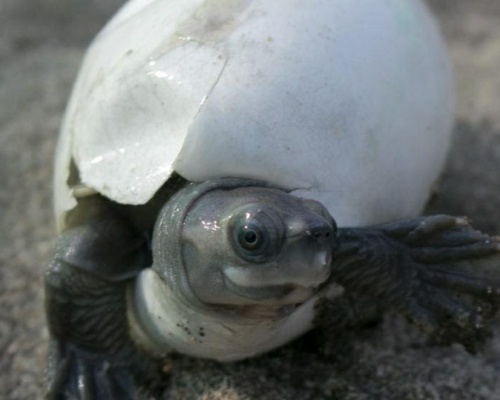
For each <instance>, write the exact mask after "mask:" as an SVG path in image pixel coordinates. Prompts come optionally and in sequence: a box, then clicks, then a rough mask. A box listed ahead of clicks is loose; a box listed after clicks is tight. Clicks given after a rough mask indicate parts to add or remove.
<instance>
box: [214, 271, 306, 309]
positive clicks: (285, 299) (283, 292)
mask: <svg viewBox="0 0 500 400" xmlns="http://www.w3.org/2000/svg"><path fill="white" fill-rule="evenodd" d="M223 276H224V285H225V287H226V288H227V289H228V290H230V291H231V292H233V293H235V294H236V295H238V296H240V297H243V298H247V299H249V300H252V301H257V302H264V301H266V302H272V303H279V304H299V303H303V302H304V301H306V300H307V299H309V298H310V297H311V296H312V295H313V293H314V292H315V288H314V287H309V288H307V287H304V286H301V285H297V284H292V283H290V284H281V285H266V286H242V285H239V284H237V283H236V282H234V281H232V280H231V279H230V278H229V277H228V276H227V275H226V274H224V273H223Z"/></svg>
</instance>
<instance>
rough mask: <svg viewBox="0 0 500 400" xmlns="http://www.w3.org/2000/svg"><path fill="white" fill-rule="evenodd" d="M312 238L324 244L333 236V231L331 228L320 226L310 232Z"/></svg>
mask: <svg viewBox="0 0 500 400" xmlns="http://www.w3.org/2000/svg"><path fill="white" fill-rule="evenodd" d="M309 234H310V236H312V237H313V238H314V239H316V241H317V242H319V243H323V242H325V241H326V240H328V239H329V238H330V237H331V236H332V229H331V228H330V227H329V226H318V227H315V228H313V229H311V230H310V231H309Z"/></svg>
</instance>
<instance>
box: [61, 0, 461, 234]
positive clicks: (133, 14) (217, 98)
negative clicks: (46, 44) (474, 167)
mask: <svg viewBox="0 0 500 400" xmlns="http://www.w3.org/2000/svg"><path fill="white" fill-rule="evenodd" d="M452 120H453V88H452V79H451V73H450V66H449V61H448V58H447V54H446V51H445V48H444V46H443V43H442V39H441V37H440V35H439V32H438V29H437V27H436V24H435V21H434V20H433V18H432V16H430V14H429V12H428V10H427V9H426V7H425V6H424V4H423V3H422V2H420V1H416V0H407V1H405V2H402V1H398V0H376V1H375V0H374V1H370V2H366V1H361V0H359V1H355V0H350V1H341V0H311V1H307V2H305V1H294V0H273V1H257V0H253V1H252V0H234V1H229V0H218V1H216V0H211V1H202V0H198V1H195V0H183V1H167V0H165V1H163V0H157V1H151V0H136V1H131V2H129V3H127V4H126V5H125V7H124V8H123V9H122V10H121V12H119V13H118V14H117V16H116V17H115V18H114V19H113V20H111V21H110V23H109V24H108V26H107V27H105V28H104V30H103V31H102V32H101V34H100V35H99V36H98V37H97V39H96V41H95V42H94V43H93V45H92V46H91V48H90V49H89V52H88V54H87V57H86V59H85V62H84V65H83V67H82V70H81V72H80V76H79V79H78V81H77V83H76V86H75V90H74V92H73V95H72V99H71V101H70V104H69V106H68V111H67V114H66V119H65V122H64V124H63V128H62V135H61V136H62V138H61V141H60V146H59V149H58V161H57V164H56V214H57V215H64V213H65V212H66V211H67V210H69V209H71V208H72V207H74V204H75V202H74V199H72V196H71V191H70V188H69V187H68V185H67V177H68V174H69V172H68V171H69V167H68V166H69V162H70V160H71V159H74V161H75V164H76V166H77V168H78V170H79V173H80V176H81V179H82V181H83V182H84V183H85V184H86V185H87V186H89V187H92V188H94V189H95V190H97V191H98V192H100V193H102V194H103V195H105V196H107V197H109V198H110V199H112V200H114V201H116V202H119V203H124V204H144V203H146V202H147V201H148V200H149V199H150V198H151V197H152V196H153V195H154V193H155V192H156V191H157V190H158V188H159V187H160V186H161V185H163V184H164V183H165V182H166V180H167V179H168V177H169V176H170V175H171V173H172V172H173V171H176V172H178V173H179V174H180V175H182V176H183V177H185V178H186V179H188V180H192V181H203V180H206V179H211V178H218V177H227V176H231V177H248V178H254V179H261V180H265V181H268V182H270V183H272V184H274V185H276V186H278V187H281V188H284V189H287V190H290V191H291V192H292V193H293V194H295V195H297V196H302V197H308V198H313V199H316V200H319V201H321V202H322V203H323V204H324V205H325V206H326V207H327V208H328V209H329V211H330V212H331V213H332V215H333V216H334V218H335V219H336V220H337V222H338V223H339V224H340V225H366V224H372V223H377V222H383V221H387V220H392V219H396V218H402V217H408V216H412V215H415V214H417V213H419V212H420V211H421V209H422V207H423V206H424V204H425V202H426V200H427V198H428V195H429V192H430V190H431V187H432V185H433V183H434V182H435V180H436V179H437V176H438V174H439V171H440V169H441V167H442V165H443V163H444V160H445V157H446V152H447V148H448V144H449V138H450V130H451V124H452Z"/></svg>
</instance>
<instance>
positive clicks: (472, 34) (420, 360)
mask: <svg viewBox="0 0 500 400" xmlns="http://www.w3.org/2000/svg"><path fill="white" fill-rule="evenodd" d="M120 3H121V2H120V1H117V0H106V1H103V0H101V1H99V0H0V185H1V186H0V188H1V190H0V398H1V399H36V398H40V396H41V388H42V376H43V370H44V357H45V352H46V342H47V332H46V329H45V327H44V317H43V310H42V309H43V291H42V272H43V267H44V265H46V264H47V261H48V259H49V257H50V253H51V248H52V245H53V239H54V236H55V229H54V224H53V220H52V210H51V173H52V171H51V169H52V158H53V152H54V145H55V141H56V135H57V129H58V126H59V123H60V119H61V115H62V112H63V109H64V105H65V101H66V99H67V96H68V93H69V90H70V87H71V83H72V81H73V79H74V76H75V74H76V71H77V67H78V65H79V62H80V60H81V57H82V55H83V51H84V47H85V46H86V44H87V43H88V41H89V40H90V38H91V37H92V36H93V35H94V34H95V33H96V31H97V29H98V28H99V27H100V26H101V25H102V24H103V23H104V21H105V20H106V19H107V18H108V16H109V15H110V14H111V13H112V12H114V10H115V9H116V8H117V7H118V6H119V5H120ZM430 3H431V6H432V8H433V9H434V10H435V11H436V13H437V15H438V18H439V19H440V21H441V23H442V27H443V32H444V34H445V36H446V38H447V41H448V44H449V47H450V51H451V54H452V58H453V62H454V65H455V70H456V80H457V95H458V118H457V125H456V130H455V137H454V143H453V148H452V152H451V155H450V160H449V163H448V166H447V168H446V170H445V172H444V174H443V179H442V185H441V191H440V193H439V194H438V196H437V197H436V198H435V199H434V200H433V202H432V204H431V206H430V207H429V211H433V212H434V211H439V212H446V213H452V214H465V215H469V216H470V217H472V218H473V220H474V221H475V223H476V226H478V227H479V228H481V229H484V230H485V231H488V232H500V207H499V205H500V186H499V182H500V2H499V1H498V0H474V1H470V0H432V1H431V2H430ZM353 340H354V343H355V348H356V353H355V354H356V356H355V357H353V358H352V359H349V360H348V361H349V362H348V363H343V364H335V363H333V362H332V361H331V360H325V359H323V358H321V357H320V356H319V355H318V354H317V352H315V351H314V350H312V349H310V348H308V346H307V343H306V342H305V341H302V342H299V343H296V344H294V345H291V346H288V347H286V348H284V349H281V350H278V351H276V352H273V353H271V354H269V355H267V356H265V357H262V358H259V359H256V360H251V361H247V362H242V363H238V364H234V365H220V364H217V363H213V362H207V361H199V360H191V359H188V358H184V357H179V358H177V359H175V360H174V364H175V365H174V366H175V368H174V372H173V374H172V376H171V382H170V389H169V390H168V391H167V392H166V393H165V398H173V399H191V398H201V399H273V400H274V399H320V398H329V399H352V400H354V399H356V400H360V399H394V400H396V399H397V400H405V399H408V400H410V399H497V398H500V380H499V379H498V376H499V374H500V326H498V327H497V335H496V337H495V338H494V340H492V341H491V343H490V344H489V345H488V347H487V348H486V350H485V352H484V353H483V354H481V355H479V356H476V357H473V356H470V355H468V354H467V353H466V352H465V351H464V350H463V349H462V348H461V347H460V346H452V347H437V346H433V345H432V344H430V343H427V342H426V340H425V338H423V337H422V336H421V335H420V334H418V333H417V332H416V331H415V330H414V329H413V328H412V327H409V326H408V325H407V324H406V323H405V322H403V321H402V320H401V319H399V318H397V317H394V316H387V317H386V318H385V320H384V322H383V323H382V324H381V325H379V326H377V327H374V328H371V329H368V330H366V331H363V332H361V333H360V334H359V335H358V336H356V337H355V338H354V339H353ZM495 393H496V394H495Z"/></svg>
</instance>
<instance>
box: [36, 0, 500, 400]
mask: <svg viewBox="0 0 500 400" xmlns="http://www.w3.org/2000/svg"><path fill="white" fill-rule="evenodd" d="M453 108H454V107H453V90H452V79H451V74H450V66H449V60H448V58H447V55H446V51H445V49H444V45H443V43H442V39H441V37H440V35H439V32H438V29H437V26H436V23H435V21H434V19H433V18H432V16H431V15H430V14H429V12H428V10H427V8H426V6H425V4H424V2H422V1H418V0H406V1H395V0H394V1H392V0H384V1H382V0H374V1H370V2H359V1H342V0H310V1H292V0H273V1H265V0H133V1H130V2H128V3H126V4H125V5H124V6H123V8H122V9H121V10H120V11H119V12H118V13H117V14H116V16H115V17H114V18H113V19H112V20H111V21H110V22H109V23H108V24H107V25H106V27H105V28H104V29H103V30H102V32H101V33H100V34H99V35H98V36H97V38H96V39H95V41H94V42H93V44H92V45H91V47H90V49H89V50H88V53H87V56H86V58H85V60H84V63H83V66H82V68H81V71H80V74H79V77H78V79H77V82H76V84H75V87H74V90H73V93H72V96H71V99H70V102H69V105H68V108H67V111H66V116H65V119H64V122H63V126H62V130H61V136H60V140H59V145H58V149H57V156H56V168H55V214H56V219H57V226H58V229H59V233H60V236H59V239H58V241H57V244H56V251H55V255H54V258H53V260H52V261H51V263H50V265H49V267H48V269H47V272H46V279H45V281H46V310H47V320H48V325H49V330H50V335H51V344H50V350H49V366H48V371H49V372H48V385H47V391H46V392H47V394H46V396H47V398H49V399H128V398H133V396H134V392H135V391H136V390H137V388H138V387H140V386H141V385H144V384H145V382H148V381H149V380H150V379H153V378H151V377H155V378H154V379H155V380H157V379H161V376H159V378H158V375H156V370H157V366H158V364H159V361H158V360H160V359H161V358H162V357H165V356H167V355H168V354H170V353H181V354H186V355H189V356H193V357H201V358H207V359H213V360H218V361H221V362H229V361H238V360H242V359H246V358H249V357H254V356H258V355H259V354H262V353H265V352H267V351H269V350H271V349H275V348H277V347H279V346H282V345H284V344H286V343H288V342H290V341H291V340H293V339H295V338H297V337H298V336H300V335H302V334H303V333H305V332H307V331H309V330H311V329H312V328H314V327H319V328H321V327H323V329H324V330H325V333H326V335H328V334H332V335H334V334H335V330H339V329H342V328H343V326H347V325H348V326H355V325H356V324H357V323H360V322H361V321H366V318H367V314H369V312H370V310H369V308H370V307H366V304H367V301H366V300H367V299H369V303H370V304H372V305H376V307H377V308H380V309H393V310H396V311H397V312H399V313H401V314H402V315H403V316H405V317H406V318H407V319H408V320H410V321H411V322H413V323H415V324H416V325H417V326H418V327H419V328H421V329H422V330H423V331H424V332H425V333H427V334H430V335H433V336H434V337H436V338H441V339H443V340H445V341H448V342H453V341H455V342H459V343H462V344H463V345H464V346H465V347H466V348H467V349H469V350H470V351H474V350H475V349H476V348H477V347H478V346H480V344H481V343H482V341H484V338H485V337H486V336H487V332H488V329H489V326H488V319H490V318H491V317H492V316H493V315H494V314H495V312H496V307H497V303H498V301H499V300H500V276H499V275H500V274H499V271H500V270H499V268H500V254H499V253H500V243H499V241H498V239H496V238H492V237H489V236H487V235H485V234H482V233H480V232H479V231H477V230H475V229H474V228H472V227H471V225H470V223H469V221H468V220H467V219H466V218H462V217H452V216H445V215H437V216H427V217H418V214H419V213H420V212H421V211H422V209H423V207H424V205H425V203H426V201H427V200H428V197H429V194H430V192H431V189H432V188H433V186H434V184H435V181H436V180H437V178H438V175H439V172H440V170H441V168H442V166H443V164H444V161H445V158H446V153H447V149H448V146H449V141H450V130H451V125H452V122H453ZM343 299H344V300H346V301H343ZM342 304H344V305H345V304H349V307H350V308H349V310H351V312H344V311H345V310H344V309H343V306H342ZM341 315H343V318H340V317H339V316H341ZM340 320H342V321H340ZM165 379H166V378H165Z"/></svg>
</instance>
